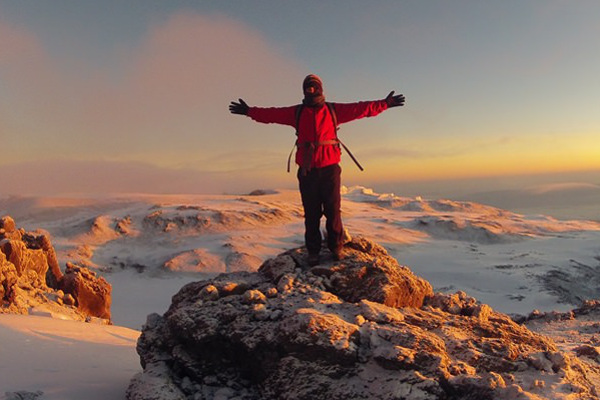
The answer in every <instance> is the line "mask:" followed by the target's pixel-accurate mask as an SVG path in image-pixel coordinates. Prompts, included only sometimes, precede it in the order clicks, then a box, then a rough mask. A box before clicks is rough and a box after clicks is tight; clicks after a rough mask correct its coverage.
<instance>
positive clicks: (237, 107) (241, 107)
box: [229, 99, 250, 115]
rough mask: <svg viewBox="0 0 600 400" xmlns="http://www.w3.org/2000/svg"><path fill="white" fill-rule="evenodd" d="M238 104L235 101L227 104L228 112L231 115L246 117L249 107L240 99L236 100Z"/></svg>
mask: <svg viewBox="0 0 600 400" xmlns="http://www.w3.org/2000/svg"><path fill="white" fill-rule="evenodd" d="M238 100H239V103H236V102H235V101H232V102H231V103H230V104H229V112H231V113H232V114H240V115H248V109H249V108H250V107H248V104H246V102H245V101H244V100H242V99H238Z"/></svg>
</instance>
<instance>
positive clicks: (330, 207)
mask: <svg viewBox="0 0 600 400" xmlns="http://www.w3.org/2000/svg"><path fill="white" fill-rule="evenodd" d="M341 174H342V168H340V166H339V165H338V164H334V165H329V166H327V167H323V168H313V169H311V170H310V171H308V172H307V173H306V174H304V173H303V172H302V170H301V169H300V170H298V181H299V183H300V194H301V196H302V205H303V206H304V227H305V232H304V240H305V242H306V248H307V249H308V252H309V253H310V254H318V253H319V251H320V250H321V241H322V237H321V230H320V224H321V215H325V218H326V219H327V221H326V224H325V227H326V228H327V247H328V248H329V250H331V251H337V250H339V249H340V248H341V247H342V240H343V232H344V228H343V225H342V211H341V194H340V181H341Z"/></svg>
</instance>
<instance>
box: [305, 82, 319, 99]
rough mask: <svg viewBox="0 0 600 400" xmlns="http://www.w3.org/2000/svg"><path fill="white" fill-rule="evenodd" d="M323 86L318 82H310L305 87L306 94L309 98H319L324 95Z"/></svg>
mask: <svg viewBox="0 0 600 400" xmlns="http://www.w3.org/2000/svg"><path fill="white" fill-rule="evenodd" d="M322 91H323V90H322V89H321V86H320V85H319V83H318V82H317V81H310V82H308V83H307V84H306V85H305V87H304V94H305V95H307V96H317V95H319V94H322Z"/></svg>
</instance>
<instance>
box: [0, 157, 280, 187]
mask: <svg viewBox="0 0 600 400" xmlns="http://www.w3.org/2000/svg"><path fill="white" fill-rule="evenodd" d="M282 171H283V169H282ZM286 178H289V177H287V176H284V174H283V173H282V172H281V173H279V174H274V175H273V176H271V175H262V176H257V174H254V173H252V172H251V171H246V172H245V171H243V170H236V171H228V172H215V171H199V170H194V169H190V168H187V169H175V168H161V167H157V166H155V165H151V164H148V163H140V162H111V161H71V160H53V161H32V162H24V163H15V164H8V165H3V166H2V167H1V168H0V196H7V195H57V194H74V193H84V194H105V193H164V194H215V193H247V192H249V191H252V190H254V189H270V188H275V187H277V188H281V187H286V186H290V180H289V179H286ZM267 181H268V182H270V183H271V184H272V185H275V186H273V187H270V188H265V187H264V184H265V182H267Z"/></svg>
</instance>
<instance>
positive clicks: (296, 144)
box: [287, 104, 304, 172]
mask: <svg viewBox="0 0 600 400" xmlns="http://www.w3.org/2000/svg"><path fill="white" fill-rule="evenodd" d="M303 109H304V104H298V107H296V142H294V147H292V151H290V155H289V156H288V162H287V172H290V165H291V163H292V154H294V149H296V147H297V146H298V127H299V126H300V114H302V110H303Z"/></svg>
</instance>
